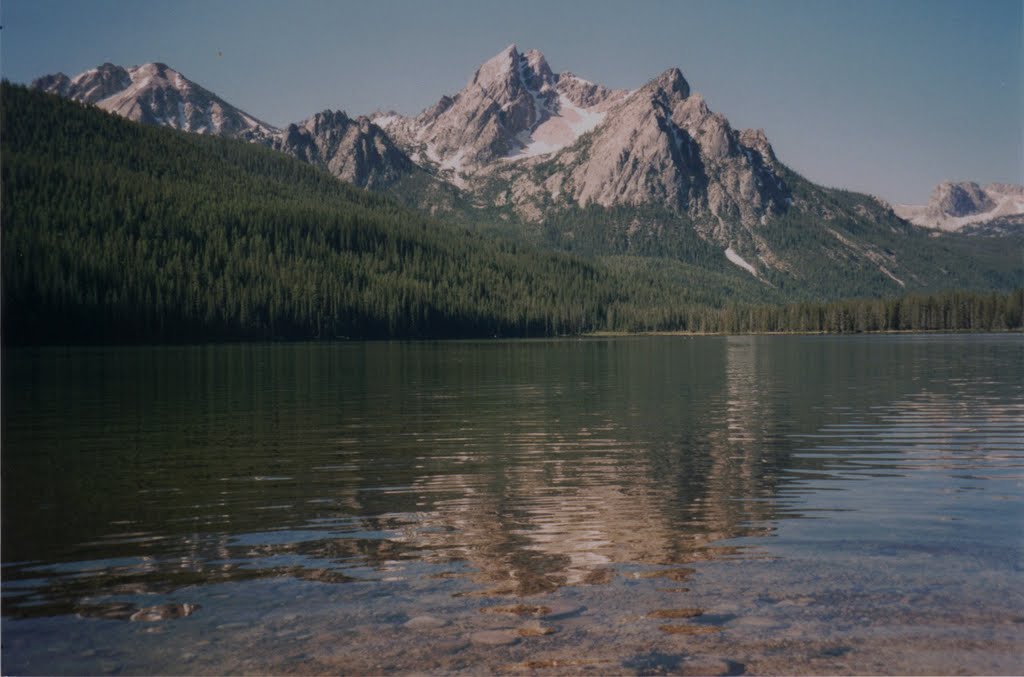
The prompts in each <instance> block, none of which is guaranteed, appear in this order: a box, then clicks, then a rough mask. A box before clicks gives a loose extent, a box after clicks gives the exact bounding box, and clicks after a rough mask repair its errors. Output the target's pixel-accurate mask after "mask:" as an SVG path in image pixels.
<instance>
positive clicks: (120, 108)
mask: <svg viewBox="0 0 1024 677" xmlns="http://www.w3.org/2000/svg"><path fill="white" fill-rule="evenodd" d="M32 87H33V88H35V89H40V90H42V91H44V92H49V93H51V94H57V95H59V96H62V97H65V98H68V99H71V100H73V101H79V102H81V103H88V104H94V105H96V106H98V107H99V108H102V109H103V110H106V111H110V112H111V113H116V114H117V115H120V116H122V117H125V118H128V119H129V120H134V121H135V122H141V123H144V124H151V125H160V126H163V127H172V128H174V129H180V130H182V131H185V132H195V133H198V134H214V135H217V136H226V137H230V138H238V139H245V140H247V141H260V142H264V141H266V140H267V139H268V138H270V137H272V136H273V135H275V134H277V132H278V130H277V129H276V128H274V127H273V126H271V125H268V124H267V123H265V122H262V121H260V120H258V119H256V118H255V117H253V116H252V115H249V114H248V113H246V112H244V111H242V110H240V109H238V108H235V107H234V106H232V105H231V104H229V103H227V102H226V101H224V100H223V99H221V98H220V97H219V96H217V95H216V94H214V93H213V92H210V91H209V90H207V89H205V88H203V87H201V86H199V85H197V84H196V83H194V82H192V81H191V80H189V79H188V78H186V77H184V76H183V75H182V74H181V73H179V72H178V71H176V70H174V69H173V68H170V67H169V66H167V65H166V64H162V63H147V64H144V65H142V66H133V67H132V68H122V67H120V66H115V65H113V64H110V63H105V64H103V65H102V66H98V67H96V68H93V69H91V70H87V71H85V72H84V73H79V74H78V75H76V76H75V77H74V78H69V77H68V76H67V75H65V74H63V73H57V74H55V75H47V76H44V77H41V78H38V79H37V80H35V81H34V82H33V83H32Z"/></svg>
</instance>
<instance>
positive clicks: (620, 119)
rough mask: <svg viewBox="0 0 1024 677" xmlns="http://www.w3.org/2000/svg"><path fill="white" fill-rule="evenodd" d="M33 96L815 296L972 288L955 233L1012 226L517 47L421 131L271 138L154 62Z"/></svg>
mask: <svg viewBox="0 0 1024 677" xmlns="http://www.w3.org/2000/svg"><path fill="white" fill-rule="evenodd" d="M33 87H34V88H37V89H41V90H43V91H47V92H51V93H54V94H58V95H60V96H63V97H66V98H70V99H72V100H75V101H80V102H82V103H87V104H94V105H96V106H98V107H99V108H101V109H104V110H107V111H110V112H113V113H116V114H118V115H121V116H124V117H127V118H129V119H131V120H135V121H138V122H142V123H147V124H155V125H162V126H168V127H172V128H175V129H180V130H183V131H187V132H194V133H200V134H214V135H220V136H224V137H229V138H236V139H242V140H245V141H249V142H255V143H260V144H263V145H266V146H269V147H272V148H274V149H276V150H279V151H282V152H284V153H287V154H289V155H292V156H293V157H296V158H298V159H300V160H303V161H304V162H307V163H310V164H312V165H314V166H316V167H319V168H321V169H323V170H325V171H327V172H329V173H331V174H332V175H334V176H336V177H338V178H340V179H342V180H344V181H347V182H349V183H352V184H354V185H356V186H359V187H365V188H368V189H371V190H377V191H383V192H386V193H390V194H391V195H393V196H395V197H397V198H398V199H400V200H401V201H403V202H405V203H406V204H408V205H411V206H414V207H419V208H425V209H428V210H429V211H431V212H434V213H438V212H440V213H447V214H449V215H450V216H451V218H453V219H462V220H465V221H467V222H473V223H486V224H491V225H493V226H494V227H500V228H502V229H503V230H504V231H505V232H509V231H512V232H516V233H518V234H519V235H520V236H522V237H524V238H526V239H528V240H531V241H533V242H534V243H542V244H547V245H550V246H553V247H555V248H558V249H561V250H568V251H576V252H580V253H583V254H586V255H597V256H605V255H627V256H631V255H640V256H646V257H651V256H653V257H669V258H673V259H677V260H682V261H684V262H687V263H693V264H697V265H701V266H704V267H707V268H709V269H711V270H721V269H723V268H729V267H731V266H732V267H735V268H736V269H739V270H741V271H744V272H745V273H746V274H749V275H750V276H752V277H753V278H754V279H756V280H757V281H759V282H760V283H761V284H763V285H765V286H768V287H771V288H776V289H787V290H790V292H791V293H793V294H800V293H802V294H804V295H806V296H812V297H835V296H842V295H847V296H849V295H865V294H866V295H876V294H881V293H899V292H902V291H905V290H911V289H933V288H946V287H951V286H961V285H964V284H968V285H975V284H980V282H979V281H978V280H973V281H971V280H968V279H966V278H964V277H963V276H962V275H960V274H959V272H958V271H957V270H955V267H954V266H953V265H952V264H950V265H945V263H946V262H947V261H953V260H955V259H957V258H958V257H961V256H962V255H963V252H965V251H967V252H970V253H971V255H973V254H974V252H975V250H976V249H978V247H975V246H972V245H969V244H964V242H963V241H962V240H959V239H956V240H950V239H949V238H950V237H952V235H949V236H947V235H945V234H944V233H945V232H946V231H951V230H956V229H957V228H959V226H961V225H964V224H967V223H973V224H977V223H979V222H988V221H992V220H993V219H994V220H995V222H996V227H993V228H988V229H986V228H981V227H978V226H974V227H972V228H965V229H963V230H964V232H971V233H975V234H989V235H998V236H1009V237H1011V238H1019V237H1020V235H1021V229H1020V228H1019V225H1020V223H1021V220H1022V219H1024V217H1021V214H1022V212H1024V197H1022V194H1024V188H1021V187H1018V186H988V187H986V188H985V189H981V188H978V187H977V186H975V185H974V184H942V186H940V187H939V188H937V189H936V194H935V195H934V196H933V200H932V203H931V204H929V205H928V206H926V207H921V208H917V207H906V206H895V207H892V206H890V205H888V204H887V203H885V202H884V201H881V200H877V199H874V198H871V197H869V196H865V195H860V194H856V193H850V192H847V191H841V190H836V189H829V188H824V187H821V186H818V185H816V184H814V183H812V182H810V181H808V180H807V179H805V178H804V177H802V176H800V175H799V174H797V173H796V172H794V171H792V170H791V169H789V168H788V167H786V166H785V165H784V164H783V163H782V162H781V161H780V160H779V159H778V157H777V156H776V154H775V151H774V150H773V148H772V146H771V144H770V142H769V140H768V138H767V136H766V135H765V133H764V131H762V130H752V129H747V130H737V129H734V128H733V127H732V126H731V125H730V123H729V121H728V119H727V118H726V117H725V116H723V115H722V114H720V113H717V112H714V111H712V110H711V108H710V107H709V106H708V104H707V102H706V101H705V100H704V98H703V97H702V96H701V95H700V94H699V93H697V92H694V91H692V90H691V87H690V84H689V83H688V82H687V80H686V79H685V77H684V76H683V74H682V73H681V72H680V71H679V69H677V68H670V69H668V70H666V71H664V72H663V73H661V74H660V75H659V76H657V77H655V78H653V79H652V80H650V81H648V82H647V83H646V84H643V85H642V86H640V87H638V88H636V89H633V90H616V89H610V88H607V87H604V86H602V85H600V84H595V83H593V82H590V81H588V80H586V79H583V78H582V77H580V76H577V75H575V74H573V73H569V72H563V73H556V72H554V71H553V70H552V69H551V67H550V66H549V64H548V63H547V60H546V59H545V57H544V55H543V54H541V53H540V52H539V51H536V50H531V51H527V52H525V53H524V52H520V51H519V50H518V48H517V47H516V46H515V45H509V46H508V47H506V48H505V49H503V50H502V51H501V52H499V53H498V54H496V55H495V56H494V57H492V58H490V59H488V60H487V61H486V62H484V63H483V64H482V65H481V66H480V67H479V68H478V69H477V70H476V72H475V73H473V75H472V77H471V78H470V79H469V81H468V82H467V84H466V86H465V87H464V88H463V89H462V90H460V91H459V92H457V93H455V94H453V95H444V96H441V97H440V98H439V99H438V100H437V102H436V103H435V104H433V105H432V106H429V107H428V108H426V109H425V110H424V111H423V112H421V113H420V114H419V115H416V116H403V115H400V114H398V113H395V112H393V111H387V112H376V113H373V114H371V115H364V116H357V117H350V116H349V115H348V114H347V113H345V112H342V111H330V110H326V111H323V112H320V113H317V114H315V115H313V116H312V117H310V118H308V119H307V120H304V121H301V122H297V123H295V124H291V125H288V126H287V127H286V128H284V129H278V128H275V127H273V126H272V125H269V124H267V123H264V122H262V121H260V120H259V119H258V118H256V117H255V116H253V115H250V114H248V113H246V112H244V111H241V110H239V109H238V108H236V107H234V106H232V105H230V104H229V103H227V102H225V101H224V100H223V99H220V98H219V97H217V96H216V95H215V94H213V93H212V92H210V91H208V90H206V89H204V88H203V87H201V86H199V85H197V84H195V83H193V82H191V81H190V80H188V79H187V78H186V77H184V76H183V75H182V74H181V73H178V72H177V71H175V70H173V69H172V68H170V67H168V66H166V65H164V64H159V63H156V64H146V65H143V66H136V67H133V68H127V69H126V68H121V67H119V66H115V65H112V64H104V65H102V66H100V67H98V68H95V69H92V70H89V71H86V72H84V73H81V74H79V75H77V76H75V77H74V78H69V77H68V76H66V75H64V74H56V75H49V76H45V77H42V78H39V79H38V80H36V81H35V82H34V83H33ZM990 217H991V218H990ZM927 229H938V230H927ZM935 234H939V235H941V237H940V239H939V240H938V241H937V240H935V238H934V237H929V235H932V236H934V235H935ZM1015 242H1017V240H1015ZM980 248H981V249H985V246H984V245H980ZM987 255H988V254H987V253H986V254H985V256H987ZM1004 263H1005V262H1003V263H998V265H996V264H993V265H996V267H997V268H999V266H1002V267H1001V268H999V271H1000V272H998V273H995V272H991V271H990V272H989V273H985V275H988V278H986V279H989V280H990V282H989V284H991V283H995V284H996V285H997V286H1006V285H1011V286H1012V285H1013V284H1017V283H1019V282H1016V281H1015V280H1019V278H1020V275H1019V266H1018V267H1017V268H1013V269H1012V270H1010V272H1007V270H1008V269H1007V268H1006V266H1005V265H1003V264H1004ZM981 265H982V266H983V267H984V266H987V265H989V264H988V263H983V264H981Z"/></svg>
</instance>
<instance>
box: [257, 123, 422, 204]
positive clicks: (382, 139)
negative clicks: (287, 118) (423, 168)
mask: <svg viewBox="0 0 1024 677" xmlns="http://www.w3.org/2000/svg"><path fill="white" fill-rule="evenodd" d="M273 147H274V148H275V149H277V150H280V151H283V152H285V153H287V154H289V155H292V156H294V157H296V158H298V159H300V160H302V161H304V162H308V163H309V164H311V165H314V166H316V167H320V168H321V169H325V170H327V171H328V172H330V173H331V174H332V175H334V176H336V177H338V178H339V179H342V180H343V181H347V182H349V183H352V184H354V185H357V186H360V187H365V188H384V187H386V186H388V185H390V184H391V183H394V182H395V181H397V180H398V179H399V178H401V177H402V176H403V175H405V174H407V173H409V172H410V171H412V169H413V165H412V162H411V161H410V160H409V158H408V156H407V155H406V154H405V153H403V152H402V151H401V150H399V149H398V148H397V147H395V145H394V143H392V141H391V139H390V138H389V137H388V135H387V134H385V133H384V131H383V130H382V129H381V128H380V127H378V126H377V125H375V124H373V123H372V122H370V119H369V118H367V117H365V116H360V117H358V118H354V119H353V118H350V117H349V116H348V115H346V114H345V113H344V112H342V111H324V112H322V113H317V114H316V115H314V116H313V117H311V118H309V119H308V120H304V121H303V122H300V123H298V124H293V125H289V126H288V127H287V128H286V129H285V130H283V131H282V132H281V134H280V135H279V136H277V137H276V138H275V139H274V141H273Z"/></svg>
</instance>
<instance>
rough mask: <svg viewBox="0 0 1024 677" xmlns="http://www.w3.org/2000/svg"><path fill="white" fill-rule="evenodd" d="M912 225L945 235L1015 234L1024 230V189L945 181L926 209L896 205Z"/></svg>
mask: <svg viewBox="0 0 1024 677" xmlns="http://www.w3.org/2000/svg"><path fill="white" fill-rule="evenodd" d="M893 210H894V211H895V212H896V214H898V215H899V216H900V217H902V218H904V219H907V220H908V221H910V222H911V223H913V224H915V225H918V226H924V227H925V228H934V229H936V230H944V231H964V232H968V233H982V234H984V233H989V232H991V233H992V234H1000V233H1011V232H1017V233H1019V232H1021V229H1022V228H1024V186H1018V185H1013V184H1008V183H990V184H988V185H986V186H980V185H978V184H977V183H974V182H973V181H959V182H954V181H944V182H942V183H940V184H939V185H937V186H936V187H935V189H934V190H933V191H932V194H931V197H930V198H929V200H928V204H926V205H893Z"/></svg>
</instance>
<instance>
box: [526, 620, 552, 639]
mask: <svg viewBox="0 0 1024 677" xmlns="http://www.w3.org/2000/svg"><path fill="white" fill-rule="evenodd" d="M518 632H519V636H520V637H542V636H544V635H550V634H553V633H554V632H555V629H554V628H552V627H549V626H546V625H541V622H540V621H529V622H527V623H524V624H523V625H520V626H519V629H518Z"/></svg>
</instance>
